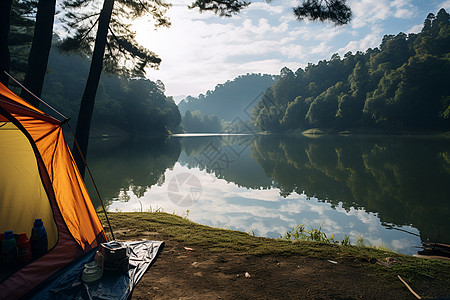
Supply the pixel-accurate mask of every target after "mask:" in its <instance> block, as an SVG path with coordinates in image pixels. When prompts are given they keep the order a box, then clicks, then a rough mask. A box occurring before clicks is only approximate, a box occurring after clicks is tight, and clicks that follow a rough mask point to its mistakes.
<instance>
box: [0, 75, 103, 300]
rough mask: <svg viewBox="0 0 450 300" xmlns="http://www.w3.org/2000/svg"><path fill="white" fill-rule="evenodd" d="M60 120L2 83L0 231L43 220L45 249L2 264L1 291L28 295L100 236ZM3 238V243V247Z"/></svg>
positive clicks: (20, 229)
mask: <svg viewBox="0 0 450 300" xmlns="http://www.w3.org/2000/svg"><path fill="white" fill-rule="evenodd" d="M66 121H67V120H63V121H60V120H58V119H56V118H54V117H52V116H50V115H49V114H47V113H45V112H43V111H42V110H39V109H36V108H35V107H33V106H32V105H30V104H29V103H27V102H26V101H24V100H23V99H21V98H20V97H18V96H17V95H16V94H14V93H13V92H12V91H11V90H9V89H8V88H7V87H5V86H4V85H3V84H0V166H1V168H0V232H1V231H6V230H13V231H14V232H25V233H27V235H28V236H31V234H32V232H31V231H32V228H33V221H34V220H35V218H40V219H41V220H42V222H43V224H45V231H46V233H47V239H48V251H47V252H46V253H45V254H44V255H42V256H41V257H39V258H37V259H35V260H30V261H28V262H27V263H24V264H22V265H19V264H18V265H17V267H16V268H12V269H7V270H5V269H3V268H2V269H1V270H0V291H1V297H2V298H6V299H17V298H21V297H28V296H29V295H32V294H34V293H35V292H36V290H38V289H40V285H42V284H43V283H44V281H46V280H47V281H51V280H52V279H53V276H56V275H57V272H58V271H60V270H62V269H63V268H64V267H66V266H67V265H68V264H70V263H72V262H73V261H75V260H77V259H79V258H80V257H82V256H83V255H85V254H86V253H88V252H90V251H91V250H93V251H95V250H94V249H96V247H97V246H98V245H100V244H101V243H103V242H107V238H106V235H105V231H104V229H103V226H102V224H101V223H100V220H99V218H98V216H97V213H96V211H95V208H94V206H93V205H92V202H91V199H90V197H89V194H88V192H87V189H86V186H85V184H84V182H83V179H82V177H81V175H80V172H79V171H78V169H77V167H76V164H75V161H74V159H73V157H72V154H71V152H70V150H69V147H68V145H67V143H66V141H65V138H64V135H63V130H62V125H63V123H64V122H66ZM4 243H5V240H4V241H3V243H2V249H3V248H4V247H3V245H4Z"/></svg>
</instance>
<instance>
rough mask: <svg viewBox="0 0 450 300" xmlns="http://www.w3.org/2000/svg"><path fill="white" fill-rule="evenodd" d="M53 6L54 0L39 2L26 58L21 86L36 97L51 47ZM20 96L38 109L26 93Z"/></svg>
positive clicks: (38, 93)
mask: <svg viewBox="0 0 450 300" xmlns="http://www.w3.org/2000/svg"><path fill="white" fill-rule="evenodd" d="M0 1H3V0H0ZM55 5H56V0H39V3H38V6H37V14H36V25H35V27H34V36H33V43H32V44H31V50H30V54H29V56H28V66H27V73H26V74H25V79H24V82H23V85H24V86H25V87H26V88H27V89H29V90H30V91H31V92H32V93H34V94H35V95H36V96H38V97H40V96H41V93H42V86H43V85H44V78H45V72H46V70H47V62H48V56H49V54H50V48H51V46H52V36H53V22H54V17H55ZM20 96H21V97H22V98H23V99H25V100H27V101H28V102H30V103H31V104H32V105H34V106H35V107H39V101H38V100H37V99H36V98H34V97H33V96H31V95H30V94H29V93H28V92H27V91H25V90H22V93H21V94H20Z"/></svg>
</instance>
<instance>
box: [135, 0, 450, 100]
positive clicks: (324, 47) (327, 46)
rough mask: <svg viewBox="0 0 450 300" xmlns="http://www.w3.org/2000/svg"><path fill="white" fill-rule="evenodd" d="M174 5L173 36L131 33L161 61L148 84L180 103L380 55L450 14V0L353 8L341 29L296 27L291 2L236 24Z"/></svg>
mask: <svg viewBox="0 0 450 300" xmlns="http://www.w3.org/2000/svg"><path fill="white" fill-rule="evenodd" d="M172 3H173V6H172V7H171V8H170V9H169V11H168V13H167V15H168V16H169V17H170V20H171V22H172V26H171V27H170V28H162V29H161V28H160V29H158V30H155V29H154V27H153V26H152V24H151V22H150V21H148V20H136V21H135V26H134V29H135V30H136V32H137V39H138V41H139V42H140V43H141V44H142V45H143V46H145V47H147V48H148V49H150V50H152V51H154V52H155V53H157V54H158V55H159V56H160V57H161V59H162V63H161V66H160V68H159V70H153V69H151V70H148V73H147V77H148V78H150V79H151V80H157V79H160V80H162V82H163V83H164V84H165V86H166V95H168V96H174V97H175V100H176V101H177V102H178V101H180V100H181V99H182V98H183V97H184V96H187V95H192V96H198V95H199V94H200V93H205V92H206V91H207V90H209V89H214V87H215V86H216V84H218V83H223V82H226V81H227V80H232V79H234V78H235V77H236V76H239V75H244V74H246V73H267V74H279V71H280V70H281V68H283V67H285V66H286V67H288V68H290V69H292V70H293V71H295V70H297V69H298V68H300V67H302V68H303V67H305V66H306V65H307V64H308V63H309V62H311V63H317V62H318V61H319V60H323V59H330V57H331V55H332V54H333V53H338V54H339V55H341V56H343V55H344V54H345V53H346V52H348V51H352V52H356V51H358V50H360V51H365V50H366V49H367V48H369V47H372V48H374V47H378V46H379V45H380V43H381V38H382V37H383V36H384V35H385V34H397V33H399V32H405V33H410V32H415V33H417V32H419V31H420V29H421V28H422V24H423V21H424V20H425V18H426V16H427V15H428V13H430V12H433V13H437V12H438V10H439V9H440V8H445V9H446V10H447V11H448V12H450V0H429V1H425V0H418V1H412V0H394V1H388V0H349V1H347V3H348V4H349V5H350V7H351V8H352V11H353V20H352V22H351V23H350V24H348V25H345V26H338V27H336V26H334V25H332V24H328V23H320V22H310V21H297V20H296V19H295V18H294V16H293V14H292V7H293V6H295V5H298V3H299V2H297V1H294V0H272V1H271V3H267V2H264V1H258V2H253V3H252V4H251V5H250V6H249V7H248V8H247V9H245V10H244V11H242V12H241V13H240V14H238V15H236V16H233V17H231V18H221V17H218V16H216V15H214V14H212V13H199V12H198V11H196V10H189V9H187V6H188V5H189V4H190V3H191V1H186V0H175V1H174V2H172Z"/></svg>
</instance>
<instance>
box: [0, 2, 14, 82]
mask: <svg viewBox="0 0 450 300" xmlns="http://www.w3.org/2000/svg"><path fill="white" fill-rule="evenodd" d="M11 5H12V0H0V72H1V74H0V82H1V83H3V84H4V85H6V86H8V81H9V80H8V79H9V78H8V76H6V74H5V73H3V71H6V72H9V58H10V57H9V48H8V34H9V26H10V20H11V17H10V16H11Z"/></svg>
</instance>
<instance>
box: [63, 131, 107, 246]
mask: <svg viewBox="0 0 450 300" xmlns="http://www.w3.org/2000/svg"><path fill="white" fill-rule="evenodd" d="M67 127H69V130H70V134H72V137H73V141H74V142H75V145H76V146H77V149H78V152H79V153H80V156H81V159H82V160H83V164H84V166H85V167H86V170H87V171H88V174H89V178H90V179H91V181H92V184H93V185H94V189H95V192H96V193H97V197H98V199H99V200H100V203H101V205H102V209H103V213H104V214H105V217H106V222H107V223H108V227H109V231H110V232H111V236H112V238H113V240H115V237H114V232H113V230H112V227H111V223H110V222H109V218H108V214H107V213H106V209H105V206H104V205H103V201H102V198H101V197H100V193H99V191H98V189H97V185H96V184H95V181H94V177H93V176H92V173H91V170H90V169H89V167H88V165H87V163H86V160H85V159H84V157H83V154H81V149H80V146H78V142H77V140H76V138H75V135H74V134H73V131H72V127H70V124H69V122H67Z"/></svg>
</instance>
